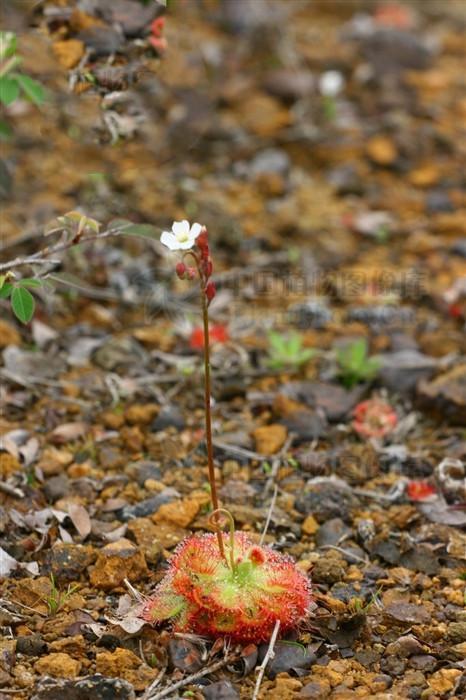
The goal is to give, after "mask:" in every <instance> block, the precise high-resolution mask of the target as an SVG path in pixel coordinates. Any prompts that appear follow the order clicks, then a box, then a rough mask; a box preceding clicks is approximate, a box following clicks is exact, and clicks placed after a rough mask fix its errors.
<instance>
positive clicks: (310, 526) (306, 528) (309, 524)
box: [301, 515, 320, 535]
mask: <svg viewBox="0 0 466 700" xmlns="http://www.w3.org/2000/svg"><path fill="white" fill-rule="evenodd" d="M319 527H320V525H319V523H318V522H317V520H316V519H315V518H314V516H313V515H308V516H307V518H306V519H305V520H304V522H303V524H302V526H301V528H302V531H303V532H304V533H305V534H306V535H315V533H316V532H317V530H318V529H319Z"/></svg>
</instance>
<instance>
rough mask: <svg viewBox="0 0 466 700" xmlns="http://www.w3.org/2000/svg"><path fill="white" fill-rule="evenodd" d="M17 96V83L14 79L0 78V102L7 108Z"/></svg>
mask: <svg viewBox="0 0 466 700" xmlns="http://www.w3.org/2000/svg"><path fill="white" fill-rule="evenodd" d="M18 96H19V85H18V81H17V80H15V79H14V78H7V77H3V78H0V102H3V104H4V105H6V106H7V107H8V105H11V103H12V102H14V101H15V100H16V99H17V98H18Z"/></svg>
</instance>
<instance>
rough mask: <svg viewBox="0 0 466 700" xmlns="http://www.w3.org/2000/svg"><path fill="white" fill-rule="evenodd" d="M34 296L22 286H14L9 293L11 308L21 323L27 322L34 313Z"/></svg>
mask: <svg viewBox="0 0 466 700" xmlns="http://www.w3.org/2000/svg"><path fill="white" fill-rule="evenodd" d="M35 305H36V304H35V301H34V297H33V296H32V294H31V292H28V290H27V289H25V288H24V287H15V288H14V289H13V293H12V295H11V308H12V309H13V313H14V314H15V316H16V317H17V318H18V319H19V320H20V321H21V322H22V323H29V321H30V320H31V318H32V317H33V315H34V308H35Z"/></svg>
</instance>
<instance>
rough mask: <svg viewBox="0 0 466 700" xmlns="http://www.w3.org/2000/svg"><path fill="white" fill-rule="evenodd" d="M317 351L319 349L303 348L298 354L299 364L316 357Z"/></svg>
mask: <svg viewBox="0 0 466 700" xmlns="http://www.w3.org/2000/svg"><path fill="white" fill-rule="evenodd" d="M316 353H317V351H316V350H314V349H313V348H305V349H304V350H301V352H300V353H299V355H298V359H299V364H304V362H307V361H308V360H310V359H311V358H312V357H315V355H316Z"/></svg>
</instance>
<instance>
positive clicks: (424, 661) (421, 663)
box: [409, 654, 437, 673]
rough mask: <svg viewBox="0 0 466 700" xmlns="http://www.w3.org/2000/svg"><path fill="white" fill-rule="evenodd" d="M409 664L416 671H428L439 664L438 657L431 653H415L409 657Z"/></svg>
mask: <svg viewBox="0 0 466 700" xmlns="http://www.w3.org/2000/svg"><path fill="white" fill-rule="evenodd" d="M409 665H410V666H411V668H414V669H415V670H416V671H421V673H426V672H427V671H429V672H430V671H432V669H434V668H435V667H436V665H437V659H436V658H435V656H431V655H430V654H414V656H411V657H410V658H409Z"/></svg>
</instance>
